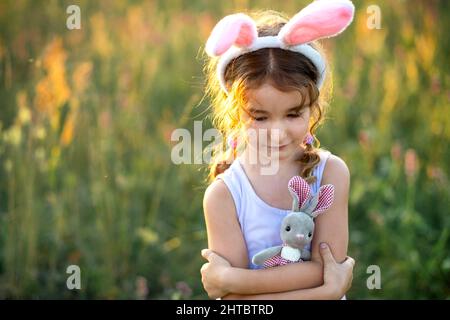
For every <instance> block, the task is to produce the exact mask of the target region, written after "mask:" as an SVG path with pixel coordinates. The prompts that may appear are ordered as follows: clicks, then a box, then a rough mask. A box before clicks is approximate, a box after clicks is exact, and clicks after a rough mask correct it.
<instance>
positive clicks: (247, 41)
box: [205, 13, 258, 57]
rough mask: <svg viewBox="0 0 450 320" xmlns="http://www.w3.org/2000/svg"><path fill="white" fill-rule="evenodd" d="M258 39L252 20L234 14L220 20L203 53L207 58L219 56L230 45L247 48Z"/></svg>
mask: <svg viewBox="0 0 450 320" xmlns="http://www.w3.org/2000/svg"><path fill="white" fill-rule="evenodd" d="M257 37H258V31H257V29H256V24H255V22H254V21H253V19H252V18H250V17H249V16H247V15H245V14H243V13H235V14H232V15H228V16H226V17H224V18H223V19H222V20H220V21H219V22H218V23H217V24H216V26H215V27H214V29H213V30H212V32H211V35H210V36H209V38H208V41H207V42H206V46H205V51H206V53H207V54H208V55H209V56H212V57H214V56H220V55H222V54H223V53H224V52H225V51H227V50H228V49H229V48H230V47H231V46H232V45H236V46H238V47H249V46H251V44H252V43H253V42H254V41H255V39H256V38H257Z"/></svg>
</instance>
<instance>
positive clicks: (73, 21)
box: [66, 4, 81, 30]
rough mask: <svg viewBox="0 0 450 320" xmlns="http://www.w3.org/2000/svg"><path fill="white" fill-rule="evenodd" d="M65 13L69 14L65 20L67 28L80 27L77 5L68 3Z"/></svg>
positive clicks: (79, 13) (79, 12)
mask: <svg viewBox="0 0 450 320" xmlns="http://www.w3.org/2000/svg"><path fill="white" fill-rule="evenodd" d="M66 13H67V14H69V16H68V17H67V20H66V27H67V29H69V30H74V29H81V10H80V7H79V6H77V5H74V4H72V5H70V6H68V7H67V9H66Z"/></svg>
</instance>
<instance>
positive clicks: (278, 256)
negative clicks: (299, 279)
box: [252, 176, 334, 268]
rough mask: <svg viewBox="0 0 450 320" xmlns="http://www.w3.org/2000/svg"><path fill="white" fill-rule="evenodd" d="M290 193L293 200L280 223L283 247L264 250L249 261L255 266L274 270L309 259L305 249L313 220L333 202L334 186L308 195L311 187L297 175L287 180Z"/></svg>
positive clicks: (309, 238)
mask: <svg viewBox="0 0 450 320" xmlns="http://www.w3.org/2000/svg"><path fill="white" fill-rule="evenodd" d="M288 189H289V192H290V194H291V196H292V198H293V202H292V212H290V213H289V214H288V215H287V216H286V217H284V219H283V221H282V223H281V231H280V233H281V240H282V241H283V245H280V246H275V247H271V248H267V249H265V250H262V251H260V252H258V253H257V254H255V255H254V256H253V259H252V262H253V264H255V265H258V266H264V267H265V268H268V267H275V266H279V265H285V264H288V263H292V262H300V261H305V260H310V259H311V253H310V251H309V250H308V249H307V246H308V245H310V243H311V240H312V237H313V233H314V218H315V217H317V216H318V215H319V214H321V213H322V212H324V211H326V210H327V209H328V208H329V207H330V206H331V204H332V203H333V198H334V186H333V185H331V184H327V185H324V186H321V187H320V189H319V192H318V193H317V194H315V195H311V187H310V186H309V184H308V183H307V182H306V181H305V180H304V179H303V178H301V177H300V176H294V177H293V178H292V179H291V180H289V184H288Z"/></svg>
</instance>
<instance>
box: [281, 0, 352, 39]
mask: <svg viewBox="0 0 450 320" xmlns="http://www.w3.org/2000/svg"><path fill="white" fill-rule="evenodd" d="M354 12H355V6H354V5H353V3H352V2H351V1H349V0H333V1H330V0H316V1H314V2H312V3H311V4H309V5H308V6H306V7H305V8H303V9H302V10H301V11H300V12H298V13H297V14H296V15H295V16H294V17H292V19H291V20H289V22H288V23H286V24H285V25H284V26H283V28H281V30H280V32H279V34H278V37H280V39H282V40H283V41H284V43H286V44H287V45H299V44H303V43H308V42H311V41H314V40H317V39H321V38H328V37H333V36H336V35H338V34H339V33H341V32H342V31H344V30H345V29H346V28H347V27H348V25H349V24H350V23H351V22H352V20H353V15H354Z"/></svg>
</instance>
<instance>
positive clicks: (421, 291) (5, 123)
mask: <svg viewBox="0 0 450 320" xmlns="http://www.w3.org/2000/svg"><path fill="white" fill-rule="evenodd" d="M354 2H355V5H356V9H357V11H356V15H355V20H354V22H353V24H352V25H351V26H350V27H349V29H348V30H347V31H346V32H345V33H344V34H342V35H340V36H339V38H338V39H339V40H338V41H336V40H335V39H329V40H326V41H323V42H322V43H323V44H324V46H325V49H326V51H327V53H328V57H329V60H330V63H331V64H332V65H333V81H334V90H333V93H334V94H333V99H332V100H331V103H330V105H331V108H330V113H329V114H328V120H327V122H326V124H325V125H324V126H323V127H321V129H320V130H319V134H318V137H319V139H320V140H321V144H322V146H323V147H325V148H327V149H329V150H331V151H332V152H333V153H335V154H337V155H339V156H340V157H342V158H343V159H344V160H345V161H346V163H347V164H348V166H349V168H350V170H351V174H352V185H351V194H350V207H349V217H350V245H349V255H350V256H352V257H354V258H355V260H356V261H357V265H356V268H355V274H354V280H353V287H352V289H351V290H350V292H349V293H348V295H347V297H348V298H349V299H428V298H446V299H448V298H450V250H449V249H450V218H449V211H450V210H449V187H448V183H449V181H448V179H449V163H450V153H449V142H450V129H449V128H450V108H449V102H450V90H449V72H448V71H449V59H448V53H449V52H450V45H449V37H448V30H450V26H449V21H450V3H449V2H447V1H436V0H434V1H419V0H411V1H397V0H392V1H354ZM307 3H309V1H283V2H281V1H265V0H261V1H245V0H236V1H202V0H190V1H180V0H178V1H174V0H171V1H137V0H135V1H132V0H130V1H117V2H116V1H114V2H113V1H45V2H43V1H31V0H29V1H24V0H14V1H9V0H7V1H2V2H0V108H1V109H0V110H1V112H0V298H13V299H17V298H32V299H47V298H62V299H71V298H75V299H93V298H106V299H122V298H127V299H160V298H163V299H184V298H189V299H206V298H207V295H206V294H205V293H204V291H203V288H202V285H201V281H200V273H199V269H200V266H201V265H202V263H203V260H202V258H201V257H200V250H201V249H202V248H204V247H206V245H207V242H206V233H205V226H204V221H203V211H202V197H203V192H204V190H205V188H206V184H205V182H204V178H205V175H206V170H205V169H206V165H174V164H173V163H172V162H171V158H170V154H171V148H172V147H173V145H174V143H173V142H171V139H170V137H171V133H172V131H173V130H174V129H175V128H187V129H189V130H191V131H192V132H193V130H192V128H193V123H194V121H196V120H197V121H200V120H204V122H203V130H206V129H207V128H209V127H210V126H211V123H210V120H209V119H208V118H206V119H205V116H206V112H207V107H208V101H206V100H202V95H203V91H202V88H203V83H204V77H203V74H202V64H203V59H204V57H203V46H204V42H205V41H206V39H207V37H208V35H209V32H210V31H211V29H212V27H213V26H214V24H215V23H216V22H217V21H218V19H220V18H221V17H222V16H224V15H225V14H230V13H233V12H236V11H241V10H245V9H266V8H270V9H274V10H279V11H283V12H285V13H287V14H288V15H290V16H292V15H293V14H295V13H296V12H297V11H298V10H299V9H300V8H302V7H303V6H305V5H306V4H307ZM72 4H76V5H78V6H79V7H80V9H81V30H68V29H67V28H66V19H67V18H68V16H69V15H68V14H67V13H66V8H67V7H68V6H69V5H72ZM369 5H377V6H379V8H380V9H381V29H370V28H368V26H367V21H368V19H369V18H370V13H368V12H367V8H368V6H369ZM205 146H206V145H204V147H205ZM71 264H76V265H79V266H80V268H81V285H82V289H81V290H73V291H70V290H68V289H67V288H66V279H67V277H68V276H69V275H68V274H66V268H67V266H69V265H71ZM370 265H378V266H379V267H380V269H381V277H382V278H381V289H380V290H369V289H368V288H367V286H366V281H367V279H368V277H369V276H370V274H368V273H367V268H368V267H369V266H370Z"/></svg>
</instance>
